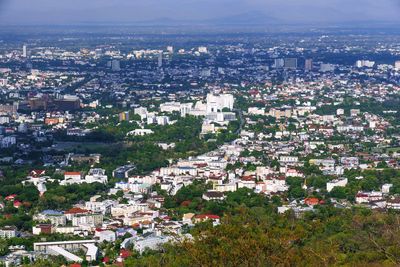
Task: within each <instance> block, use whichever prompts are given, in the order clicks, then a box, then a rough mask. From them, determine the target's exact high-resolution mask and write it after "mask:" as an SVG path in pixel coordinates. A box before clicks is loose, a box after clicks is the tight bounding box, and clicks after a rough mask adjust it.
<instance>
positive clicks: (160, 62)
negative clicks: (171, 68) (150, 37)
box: [158, 52, 163, 68]
mask: <svg viewBox="0 0 400 267" xmlns="http://www.w3.org/2000/svg"><path fill="white" fill-rule="evenodd" d="M162 56H163V55H162V52H160V54H158V67H159V68H162V65H163V58H162Z"/></svg>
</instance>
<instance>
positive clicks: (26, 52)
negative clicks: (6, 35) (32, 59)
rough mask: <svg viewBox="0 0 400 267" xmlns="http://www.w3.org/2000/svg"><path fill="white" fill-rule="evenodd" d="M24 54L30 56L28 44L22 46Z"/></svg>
mask: <svg viewBox="0 0 400 267" xmlns="http://www.w3.org/2000/svg"><path fill="white" fill-rule="evenodd" d="M22 56H23V57H27V56H28V48H27V47H26V45H24V46H22Z"/></svg>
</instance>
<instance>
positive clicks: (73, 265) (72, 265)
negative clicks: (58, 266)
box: [69, 263, 82, 267]
mask: <svg viewBox="0 0 400 267" xmlns="http://www.w3.org/2000/svg"><path fill="white" fill-rule="evenodd" d="M81 266H82V265H80V264H79V263H72V264H70V265H69V267H81Z"/></svg>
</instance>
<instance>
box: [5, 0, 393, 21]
mask: <svg viewBox="0 0 400 267" xmlns="http://www.w3.org/2000/svg"><path fill="white" fill-rule="evenodd" d="M253 13H255V14H256V16H255V17H256V18H255V19H254V20H257V19H258V20H260V17H261V18H262V17H263V16H264V15H265V17H268V18H273V19H274V20H276V21H279V22H282V23H339V22H343V21H346V22H351V21H357V22H360V21H370V22H377V21H389V22H400V0H0V23H1V24H3V25H4V24H77V23H87V22H89V23H109V22H113V23H130V22H136V21H151V20H157V19H161V18H163V19H164V18H169V19H174V20H185V21H188V20H190V21H204V20H213V19H217V18H224V17H229V18H230V19H231V20H232V17H235V16H237V17H241V15H243V14H245V15H244V16H242V19H244V20H249V19H250V17H251V15H250V14H253Z"/></svg>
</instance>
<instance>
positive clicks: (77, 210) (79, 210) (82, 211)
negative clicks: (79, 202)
mask: <svg viewBox="0 0 400 267" xmlns="http://www.w3.org/2000/svg"><path fill="white" fill-rule="evenodd" d="M88 212H89V211H88V210H84V209H81V208H71V209H69V210H67V211H66V212H64V214H79V213H88Z"/></svg>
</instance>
